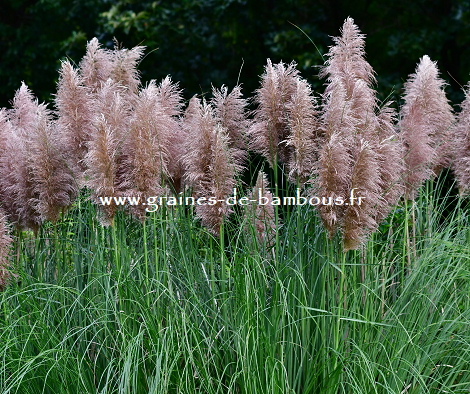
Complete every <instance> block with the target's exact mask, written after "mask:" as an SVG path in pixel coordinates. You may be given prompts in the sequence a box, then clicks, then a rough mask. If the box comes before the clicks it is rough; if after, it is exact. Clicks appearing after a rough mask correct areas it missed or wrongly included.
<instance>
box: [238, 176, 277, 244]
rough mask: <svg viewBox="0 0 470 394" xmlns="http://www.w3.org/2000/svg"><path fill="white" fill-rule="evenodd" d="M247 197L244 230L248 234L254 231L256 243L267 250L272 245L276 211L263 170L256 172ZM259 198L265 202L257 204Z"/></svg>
mask: <svg viewBox="0 0 470 394" xmlns="http://www.w3.org/2000/svg"><path fill="white" fill-rule="evenodd" d="M247 197H248V200H249V201H250V204H248V205H247V206H246V207H245V211H244V216H245V220H246V227H245V231H246V232H247V233H248V234H252V232H254V233H255V235H256V237H255V239H256V241H257V242H258V245H259V246H262V245H264V246H265V248H266V250H269V249H271V248H272V247H273V246H274V242H275V236H276V231H277V228H276V219H275V218H276V216H275V215H276V213H275V211H274V207H273V205H272V201H273V195H272V193H271V192H270V190H269V183H268V180H267V178H266V174H264V172H262V171H259V172H258V177H257V179H256V184H255V186H254V187H253V190H252V191H251V192H250V194H249V195H248V196H247ZM261 199H263V200H262V201H263V202H266V204H264V205H263V204H258V202H259V200H261ZM249 226H251V227H249ZM249 238H250V239H251V237H249Z"/></svg>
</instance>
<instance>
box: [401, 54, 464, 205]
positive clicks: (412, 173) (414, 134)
mask: <svg viewBox="0 0 470 394" xmlns="http://www.w3.org/2000/svg"><path fill="white" fill-rule="evenodd" d="M444 86H445V82H444V80H443V79H442V78H440V77H439V70H438V69H437V65H436V62H433V61H431V59H430V58H429V56H427V55H425V56H423V57H422V58H421V60H420V62H419V64H418V66H417V67H416V71H415V73H414V74H412V75H410V76H409V78H408V80H407V82H406V83H405V94H404V101H405V103H404V105H403V107H402V108H401V111H400V115H401V119H400V130H401V136H402V138H403V141H404V144H405V147H406V151H405V164H406V178H405V186H406V193H405V194H406V198H407V199H414V197H415V196H416V191H417V189H418V188H419V187H420V186H421V185H422V184H423V182H424V181H425V180H427V179H432V178H434V177H436V176H437V175H439V173H440V171H441V170H442V169H443V168H446V167H448V166H449V165H450V163H451V160H452V150H451V144H450V138H451V133H452V127H453V125H454V122H455V118H454V114H453V111H452V107H451V106H450V105H449V102H448V100H447V98H446V96H445V92H444V89H443V88H444Z"/></svg>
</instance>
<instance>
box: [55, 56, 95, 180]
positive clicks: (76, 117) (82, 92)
mask: <svg viewBox="0 0 470 394" xmlns="http://www.w3.org/2000/svg"><path fill="white" fill-rule="evenodd" d="M84 81H85V80H84V79H83V78H82V77H81V76H80V74H79V73H78V71H77V70H75V69H74V68H73V67H72V65H71V64H70V63H69V62H68V61H65V62H63V63H62V67H61V69H60V77H59V82H58V84H57V95H56V98H55V104H56V107H57V111H58V120H57V127H58V130H59V133H60V138H61V145H62V146H64V147H66V150H65V151H64V152H63V154H64V156H65V158H66V160H67V163H68V166H69V168H70V170H71V172H72V174H73V177H74V179H75V182H76V183H77V184H78V186H79V187H81V186H83V185H84V182H85V176H84V173H85V170H86V164H85V156H86V153H87V149H88V141H89V139H90V136H91V133H92V127H93V121H94V118H95V107H96V103H95V102H94V100H93V97H92V95H91V94H90V92H89V90H88V88H87V87H85V85H84ZM98 82H99V83H101V81H95V82H93V84H95V83H96V84H97V83H98ZM90 84H91V82H90ZM96 84H95V85H93V89H98V87H97V86H96ZM90 86H91V85H90Z"/></svg>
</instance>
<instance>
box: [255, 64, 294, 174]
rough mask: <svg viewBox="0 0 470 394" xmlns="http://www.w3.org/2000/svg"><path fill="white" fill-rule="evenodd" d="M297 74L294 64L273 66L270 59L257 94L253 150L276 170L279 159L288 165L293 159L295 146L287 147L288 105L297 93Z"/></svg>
mask: <svg viewBox="0 0 470 394" xmlns="http://www.w3.org/2000/svg"><path fill="white" fill-rule="evenodd" d="M298 73H299V72H298V70H297V69H296V68H295V63H291V64H289V65H288V66H286V65H285V64H284V63H282V62H281V63H279V64H276V65H274V66H273V65H272V63H271V60H269V59H268V64H267V65H266V67H265V72H264V74H263V75H262V77H261V87H260V88H259V89H258V90H257V91H256V96H255V102H256V103H257V104H258V109H257V110H256V111H255V117H254V122H253V124H252V126H251V127H250V129H249V130H248V135H249V137H250V144H249V145H250V149H251V150H253V151H254V152H257V153H259V154H261V155H263V156H264V157H265V158H266V159H267V161H268V163H269V165H270V166H271V167H272V168H273V167H274V159H275V158H276V157H277V159H278V161H279V162H281V163H287V162H288V161H289V159H290V157H291V155H292V150H293V148H292V146H288V145H287V138H288V137H289V134H290V127H289V121H288V118H287V114H286V104H287V103H288V102H289V101H290V98H291V97H292V95H293V94H295V92H296V89H297V82H296V81H297V77H298Z"/></svg>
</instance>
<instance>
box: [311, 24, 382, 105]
mask: <svg viewBox="0 0 470 394" xmlns="http://www.w3.org/2000/svg"><path fill="white" fill-rule="evenodd" d="M364 39H365V35H364V34H361V32H360V30H359V28H358V27H357V25H355V24H354V20H353V19H352V18H347V19H346V20H345V22H344V24H343V27H342V29H341V36H340V37H333V41H334V43H335V45H333V46H332V47H330V51H329V52H328V55H327V56H328V60H327V61H326V66H325V67H324V68H323V70H322V71H321V73H320V77H321V78H323V77H326V76H327V77H328V80H329V81H330V80H333V79H335V78H339V79H340V80H341V82H342V84H343V86H344V88H345V89H346V95H347V97H348V99H349V98H351V97H352V95H353V90H354V85H355V83H356V81H357V80H358V79H361V80H363V81H364V82H366V84H367V85H369V86H370V85H371V84H372V83H375V77H374V74H373V69H372V66H371V65H370V64H369V63H368V62H367V61H366V60H365V50H364V47H365V40H364ZM368 99H369V100H370V98H368Z"/></svg>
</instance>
